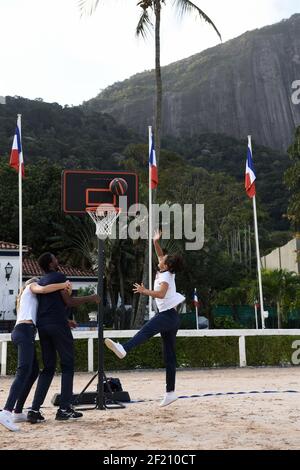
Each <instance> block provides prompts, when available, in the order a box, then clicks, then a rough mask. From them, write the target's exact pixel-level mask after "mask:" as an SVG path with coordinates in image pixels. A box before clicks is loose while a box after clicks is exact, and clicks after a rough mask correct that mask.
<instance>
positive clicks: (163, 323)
mask: <svg viewBox="0 0 300 470" xmlns="http://www.w3.org/2000/svg"><path fill="white" fill-rule="evenodd" d="M160 237H161V233H160V232H156V233H155V235H154V239H153V242H154V246H155V251H156V254H157V257H158V272H157V275H156V278H155V282H154V290H149V289H146V288H145V287H144V285H143V284H134V289H133V291H134V293H135V294H143V295H147V296H150V297H153V298H154V299H155V300H156V304H157V307H158V311H159V312H158V313H157V314H156V315H155V316H154V317H153V318H152V319H151V320H149V321H148V322H147V323H146V324H145V325H144V326H143V328H142V329H141V330H140V331H139V332H138V333H137V334H136V335H135V336H134V337H133V338H131V339H130V340H129V341H127V342H126V343H125V344H123V345H122V344H120V343H115V342H114V341H112V340H111V339H109V338H107V339H106V340H105V344H106V346H107V347H108V348H109V349H111V350H112V351H113V352H114V353H115V354H116V355H117V356H118V357H119V358H120V359H122V358H124V357H125V356H126V354H127V353H128V352H129V351H130V350H131V349H133V348H135V347H136V346H138V345H140V344H142V343H144V342H145V341H147V340H148V339H149V338H152V337H153V336H155V335H156V334H158V333H160V334H161V337H162V340H163V352H164V361H165V364H166V393H165V395H164V398H163V400H162V402H161V404H160V406H166V405H169V404H170V403H172V402H173V401H175V400H177V395H176V393H175V377H176V352H175V343H176V335H177V331H178V328H179V315H178V313H177V310H176V307H177V305H179V304H181V303H182V302H183V301H184V297H183V295H181V294H179V293H178V292H176V284H175V273H176V272H178V271H180V270H181V269H182V266H183V260H182V257H181V256H180V255H164V254H163V251H162V249H161V247H160V245H159V239H160Z"/></svg>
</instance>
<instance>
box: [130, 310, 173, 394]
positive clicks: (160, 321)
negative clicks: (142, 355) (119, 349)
mask: <svg viewBox="0 0 300 470" xmlns="http://www.w3.org/2000/svg"><path fill="white" fill-rule="evenodd" d="M179 322H180V320H179V315H178V313H177V311H176V310H175V309H174V308H172V309H170V310H166V311H165V312H159V313H157V314H156V315H155V316H154V317H153V318H151V320H149V321H148V322H147V323H146V324H145V325H144V326H143V328H142V329H141V330H140V331H139V332H138V333H137V334H136V335H135V336H134V337H133V338H131V339H130V340H129V341H127V342H126V343H125V344H123V345H122V346H123V347H124V349H125V351H126V352H129V351H130V350H131V349H133V348H135V347H136V346H138V345H139V344H142V343H145V342H146V341H147V340H148V339H150V338H152V337H153V336H155V335H157V334H158V333H160V334H161V337H162V340H163V353H164V361H165V365H166V391H167V392H173V391H174V390H175V377H176V350H175V346H176V335H177V331H178V328H179Z"/></svg>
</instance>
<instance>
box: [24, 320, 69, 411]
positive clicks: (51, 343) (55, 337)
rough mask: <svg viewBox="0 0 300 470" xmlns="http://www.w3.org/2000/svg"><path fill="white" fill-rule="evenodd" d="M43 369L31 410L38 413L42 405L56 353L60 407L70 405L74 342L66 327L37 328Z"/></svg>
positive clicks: (52, 374) (52, 372) (53, 367)
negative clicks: (58, 371) (58, 369)
mask: <svg viewBox="0 0 300 470" xmlns="http://www.w3.org/2000/svg"><path fill="white" fill-rule="evenodd" d="M38 331H39V337H40V343H41V349H42V358H43V364H44V369H43V370H42V372H41V373H40V376H39V380H38V383H37V387H36V391H35V395H34V398H33V403H32V409H33V410H36V411H38V410H39V409H40V407H41V405H42V404H43V403H44V400H45V398H46V395H47V392H48V390H49V387H50V385H51V382H52V379H53V376H54V373H55V369H56V352H57V353H58V356H59V359H60V365H61V398H60V407H61V408H63V409H66V408H68V407H69V406H70V405H71V403H72V394H73V377H74V340H73V336H72V333H71V330H70V328H69V326H68V325H64V324H62V325H57V324H50V325H45V326H43V327H41V328H38Z"/></svg>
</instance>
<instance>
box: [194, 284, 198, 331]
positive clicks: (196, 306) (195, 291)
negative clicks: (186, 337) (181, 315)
mask: <svg viewBox="0 0 300 470" xmlns="http://www.w3.org/2000/svg"><path fill="white" fill-rule="evenodd" d="M195 294H196V295H197V289H195V290H194V298H195ZM197 301H198V295H197ZM195 308H196V310H195V312H196V328H197V330H199V325H198V305H197V304H195Z"/></svg>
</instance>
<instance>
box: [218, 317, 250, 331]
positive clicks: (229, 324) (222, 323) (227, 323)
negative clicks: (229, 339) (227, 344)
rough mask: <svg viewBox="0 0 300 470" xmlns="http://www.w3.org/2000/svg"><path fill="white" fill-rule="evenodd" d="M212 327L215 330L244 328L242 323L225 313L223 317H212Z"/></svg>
mask: <svg viewBox="0 0 300 470" xmlns="http://www.w3.org/2000/svg"><path fill="white" fill-rule="evenodd" d="M214 327H215V328H216V329H217V330H235V329H236V330H239V329H242V328H244V326H243V325H241V324H240V323H238V322H236V321H235V320H234V319H233V318H232V317H230V316H228V315H225V316H224V317H218V318H214Z"/></svg>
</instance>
